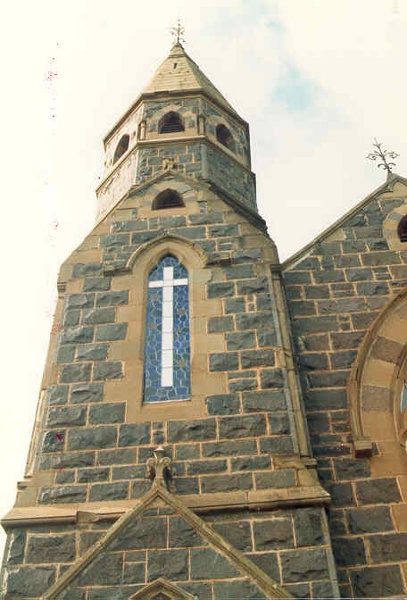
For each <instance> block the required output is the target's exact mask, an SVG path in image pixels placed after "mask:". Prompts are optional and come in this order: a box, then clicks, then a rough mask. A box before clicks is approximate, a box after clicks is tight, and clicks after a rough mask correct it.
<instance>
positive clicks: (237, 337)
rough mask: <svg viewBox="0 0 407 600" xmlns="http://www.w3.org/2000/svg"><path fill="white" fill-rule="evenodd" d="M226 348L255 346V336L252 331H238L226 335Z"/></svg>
mask: <svg viewBox="0 0 407 600" xmlns="http://www.w3.org/2000/svg"><path fill="white" fill-rule="evenodd" d="M226 343H227V349H228V350H231V351H233V350H243V349H247V348H254V347H255V346H256V336H255V334H254V332H252V331H239V332H233V333H228V334H227V335H226Z"/></svg>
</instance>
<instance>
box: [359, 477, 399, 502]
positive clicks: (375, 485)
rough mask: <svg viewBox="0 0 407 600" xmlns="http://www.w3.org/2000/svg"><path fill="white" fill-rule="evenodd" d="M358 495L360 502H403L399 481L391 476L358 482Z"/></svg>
mask: <svg viewBox="0 0 407 600" xmlns="http://www.w3.org/2000/svg"><path fill="white" fill-rule="evenodd" d="M356 495H357V497H358V500H359V503H360V504H381V503H390V502H401V496H400V491H399V489H398V485H397V481H396V479H393V478H390V477H389V478H385V479H372V480H371V481H358V482H356Z"/></svg>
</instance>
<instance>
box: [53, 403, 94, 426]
mask: <svg viewBox="0 0 407 600" xmlns="http://www.w3.org/2000/svg"><path fill="white" fill-rule="evenodd" d="M85 423H86V407H85V406H55V407H52V408H50V409H49V410H48V415H47V427H64V426H67V427H72V426H74V425H85Z"/></svg>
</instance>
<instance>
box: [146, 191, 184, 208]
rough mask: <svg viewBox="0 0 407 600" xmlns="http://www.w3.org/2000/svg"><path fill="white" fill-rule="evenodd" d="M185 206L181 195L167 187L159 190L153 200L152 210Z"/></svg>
mask: <svg viewBox="0 0 407 600" xmlns="http://www.w3.org/2000/svg"><path fill="white" fill-rule="evenodd" d="M179 206H185V204H184V202H183V200H182V198H181V196H180V195H179V194H178V192H176V191H175V190H171V189H167V190H164V191H162V192H160V193H159V194H158V195H157V196H156V197H155V198H154V201H153V206H152V208H153V210H159V209H163V208H177V207H179Z"/></svg>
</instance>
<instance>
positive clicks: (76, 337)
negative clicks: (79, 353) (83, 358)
mask: <svg viewBox="0 0 407 600" xmlns="http://www.w3.org/2000/svg"><path fill="white" fill-rule="evenodd" d="M93 333H94V328H93V327H82V326H81V327H70V328H69V329H65V331H64V333H63V335H62V339H61V343H62V344H87V343H89V342H91V341H92V340H93Z"/></svg>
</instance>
